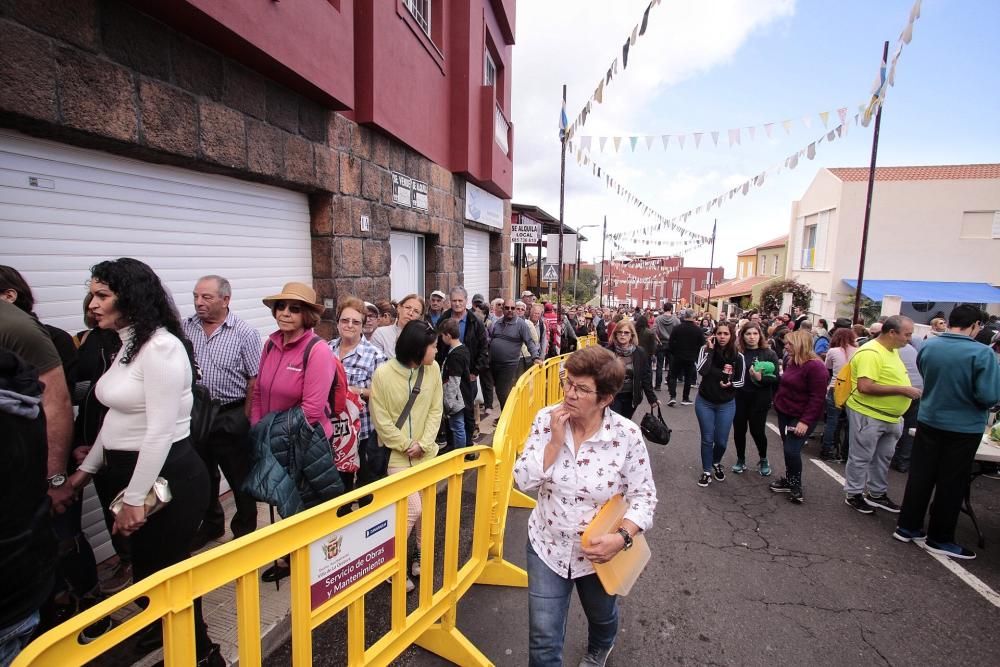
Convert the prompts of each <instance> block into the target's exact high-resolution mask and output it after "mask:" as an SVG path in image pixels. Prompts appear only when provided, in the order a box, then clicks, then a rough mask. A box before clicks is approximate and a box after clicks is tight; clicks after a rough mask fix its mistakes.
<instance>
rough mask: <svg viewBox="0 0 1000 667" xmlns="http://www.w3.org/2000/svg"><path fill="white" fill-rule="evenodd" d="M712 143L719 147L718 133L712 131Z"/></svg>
mask: <svg viewBox="0 0 1000 667" xmlns="http://www.w3.org/2000/svg"><path fill="white" fill-rule="evenodd" d="M712 143H714V144H715V145H716V147H718V145H719V133H718V131H716V130H712Z"/></svg>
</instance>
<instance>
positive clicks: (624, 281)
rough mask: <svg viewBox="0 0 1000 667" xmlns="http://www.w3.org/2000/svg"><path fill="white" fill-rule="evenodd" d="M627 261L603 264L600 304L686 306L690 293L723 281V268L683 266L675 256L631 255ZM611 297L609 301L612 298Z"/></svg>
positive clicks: (690, 301) (690, 300)
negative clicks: (668, 303)
mask: <svg viewBox="0 0 1000 667" xmlns="http://www.w3.org/2000/svg"><path fill="white" fill-rule="evenodd" d="M627 259H628V261H627V262H626V261H621V260H616V261H615V262H614V263H612V262H610V261H605V262H604V264H603V266H602V268H603V276H604V278H603V280H604V294H605V298H604V303H605V304H606V305H629V306H636V305H639V306H642V307H644V308H645V307H650V308H659V307H661V306H662V305H663V302H664V301H669V302H671V303H674V304H684V305H689V304H691V303H692V294H693V293H694V292H695V291H696V290H699V289H703V288H705V287H708V281H709V280H711V281H712V284H713V285H716V284H718V283H720V282H722V280H724V278H723V275H724V273H725V269H724V268H723V267H721V266H718V267H716V268H715V269H714V270H713V269H711V268H708V267H700V266H684V258H683V257H679V256H658V257H649V256H635V257H629V258H627ZM612 297H613V298H612Z"/></svg>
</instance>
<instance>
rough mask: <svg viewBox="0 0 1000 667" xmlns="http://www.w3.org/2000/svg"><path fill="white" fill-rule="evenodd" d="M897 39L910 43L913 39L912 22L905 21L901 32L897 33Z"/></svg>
mask: <svg viewBox="0 0 1000 667" xmlns="http://www.w3.org/2000/svg"><path fill="white" fill-rule="evenodd" d="M899 39H900V40H901V41H902V42H903V44H909V43H910V40H911V39H913V24H912V23H907V24H906V27H905V28H903V32H902V33H900V35H899Z"/></svg>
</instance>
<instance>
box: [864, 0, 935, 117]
mask: <svg viewBox="0 0 1000 667" xmlns="http://www.w3.org/2000/svg"><path fill="white" fill-rule="evenodd" d="M921 2H922V0H915V2H914V3H913V6H912V7H911V8H910V15H909V18H908V19H907V22H906V26H904V27H903V30H902V31H901V32H900V33H899V38H898V39H897V40H896V47H895V48H894V49H893V50H892V58H890V59H889V63H886V61H885V60H883V61H882V64H881V66H880V67H879V70H878V76H876V77H875V82H874V83H873V84H872V97H871V100H870V101H869V102H868V106H867V107H865V109H864V112H863V114H862V119H863V121H864V125H865V127H867V126H868V123H870V122H871V119H872V118H874V117H875V111H876V110H877V109H878V107H879V106H880V105H881V104H882V103H883V102H884V101H885V94H886V91H887V89H888V88H889V87H890V86H895V85H896V65H897V64H898V63H899V57H900V55H902V53H903V46H904V45H907V44H909V43H910V42H911V41H912V40H913V24H914V23H916V21H917V19H918V18H920V4H921Z"/></svg>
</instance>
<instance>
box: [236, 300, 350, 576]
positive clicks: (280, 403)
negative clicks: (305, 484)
mask: <svg viewBox="0 0 1000 667" xmlns="http://www.w3.org/2000/svg"><path fill="white" fill-rule="evenodd" d="M264 305H265V306H267V307H268V308H270V309H271V314H272V315H274V320H275V322H277V324H278V330H277V331H275V332H274V333H272V334H271V335H270V336H268V337H267V341H266V342H265V343H264V351H263V353H262V354H261V357H260V372H259V374H258V375H257V383H256V384H255V385H254V388H253V395H252V398H251V409H250V425H251V426H254V425H256V424H257V422H259V421H260V420H261V419H262V418H263V417H264V416H265V415H268V414H270V413H272V412H282V411H285V410H290V409H292V408H295V407H301V408H302V412H303V413H304V414H305V416H306V419H307V420H308V422H309V423H310V424H317V423H318V424H319V425H320V426H321V427H322V429H323V432H324V433H326V437H327V438H330V437H331V436H332V435H333V425H332V424H331V423H330V412H329V407H328V406H329V396H330V386H331V385H332V384H333V378H334V372H335V371H334V368H335V365H334V360H333V355H332V354H331V353H330V348H329V347H327V346H326V345H313V346H312V348H311V349H310V350H309V358H308V360H307V361H306V363H305V364H304V366H305V368H304V372H303V361H304V356H305V352H306V348H307V347H308V345H309V341H310V340H312V339H313V338H315V337H316V335H315V334H314V333H313V327H315V326H316V323H317V322H319V318H320V315H322V313H323V306H321V305H319V304H317V303H316V292H315V291H314V290H313V288H312V287H309V286H308V285H305V284H303V283H286V284H285V286H284V288H283V289H282V290H281V293H280V294H275V295H274V296H269V297H267V298H265V299H264ZM289 572H290V568H289V566H288V564H287V563H283V562H282V561H281V560H280V559H279V561H278V562H277V563H276V564H275V565H274V566H272V567H270V568H268V569H267V570H265V571H264V574H263V577H262V578H263V579H264V581H277V580H279V579H283V578H284V577H287V576H288V574H289Z"/></svg>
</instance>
